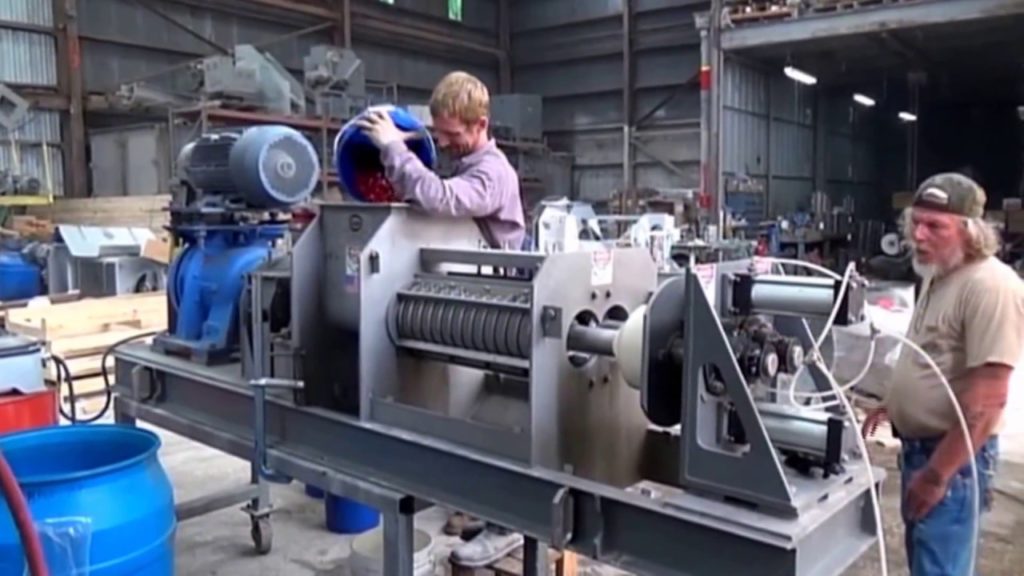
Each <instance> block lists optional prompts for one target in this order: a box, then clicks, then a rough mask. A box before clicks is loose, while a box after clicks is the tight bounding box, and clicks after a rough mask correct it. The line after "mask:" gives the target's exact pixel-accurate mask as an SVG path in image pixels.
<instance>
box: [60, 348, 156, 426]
mask: <svg viewBox="0 0 1024 576" xmlns="http://www.w3.org/2000/svg"><path fill="white" fill-rule="evenodd" d="M159 332H160V331H159V330H153V331H149V332H140V333H139V334H133V335H131V336H128V337H127V338H122V339H120V340H118V341H117V342H114V343H113V344H111V345H110V346H109V347H108V348H107V349H106V350H105V351H104V352H103V356H102V357H101V358H100V374H101V375H102V376H103V393H104V395H105V398H104V401H103V407H102V408H100V410H99V411H98V412H96V413H95V414H93V415H91V416H88V417H84V418H79V417H78V397H77V395H76V394H75V381H74V377H73V376H72V375H71V370H70V369H69V368H68V364H67V362H66V361H65V360H64V359H63V358H61V357H60V356H57V355H56V354H51V355H50V358H51V359H52V360H53V363H54V366H55V368H56V377H57V407H58V410H59V411H60V415H61V417H63V418H64V419H65V420H67V421H68V422H70V423H72V424H92V423H94V422H96V421H98V420H100V419H101V418H103V417H104V416H106V415H107V412H109V411H110V406H111V404H112V403H113V385H112V384H111V383H110V372H109V371H108V369H107V359H109V358H110V355H111V354H113V353H114V351H115V350H117V348H118V347H120V346H123V345H125V344H128V343H129V342H134V341H136V340H141V339H143V338H149V337H150V336H154V335H156V334H159ZM62 384H63V385H65V386H67V391H68V404H69V406H70V411H65V410H64V406H63V404H62V403H61V402H60V387H61V385H62Z"/></svg>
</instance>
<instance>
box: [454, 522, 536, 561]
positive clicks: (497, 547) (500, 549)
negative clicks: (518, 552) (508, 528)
mask: <svg viewBox="0 0 1024 576" xmlns="http://www.w3.org/2000/svg"><path fill="white" fill-rule="evenodd" d="M522 545H523V535H522V534H516V533H515V532H499V531H495V530H493V529H491V528H487V529H485V530H484V531H483V532H481V533H479V534H477V535H476V537H475V538H473V539H472V540H470V541H469V542H466V543H465V544H462V545H460V546H457V547H456V548H455V549H454V550H452V561H453V562H455V563H456V564H458V565H459V566H465V567H467V568H480V567H482V566H487V565H488V564H493V563H494V562H497V561H498V560H500V559H502V558H504V557H505V556H508V555H509V554H511V553H512V552H514V551H515V549H516V548H519V547H520V546H522Z"/></svg>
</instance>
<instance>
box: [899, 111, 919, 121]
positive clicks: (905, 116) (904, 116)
mask: <svg viewBox="0 0 1024 576" xmlns="http://www.w3.org/2000/svg"><path fill="white" fill-rule="evenodd" d="M899 117H900V120H903V121H904V122H917V115H916V114H911V113H910V112H900V113H899Z"/></svg>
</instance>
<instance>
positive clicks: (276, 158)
mask: <svg viewBox="0 0 1024 576" xmlns="http://www.w3.org/2000/svg"><path fill="white" fill-rule="evenodd" d="M229 165H230V170H231V179H232V180H233V181H234V183H235V186H236V188H237V190H239V191H240V192H241V193H242V195H243V197H244V198H245V201H246V203H247V204H249V205H250V206H253V207H256V208H280V207H287V206H293V205H295V204H299V203H301V202H303V201H305V200H306V199H308V198H309V197H310V195H312V193H313V190H314V189H316V185H317V181H318V180H320V159H319V157H318V156H317V153H316V150H315V149H314V148H313V145H312V144H311V143H310V142H309V140H307V139H306V138H305V137H304V136H303V135H302V134H301V133H299V132H298V131H296V130H294V129H292V128H289V127H287V126H257V127H254V128H249V129H248V130H246V131H245V133H243V134H242V136H241V138H239V139H238V141H237V142H236V143H235V145H234V146H233V147H232V149H231V155H230V160H229Z"/></svg>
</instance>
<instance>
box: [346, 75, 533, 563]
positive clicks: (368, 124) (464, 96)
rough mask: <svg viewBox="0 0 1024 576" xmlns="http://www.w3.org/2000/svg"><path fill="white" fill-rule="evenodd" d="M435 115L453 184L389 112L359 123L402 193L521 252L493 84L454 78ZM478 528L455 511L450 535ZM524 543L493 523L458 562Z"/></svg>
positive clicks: (518, 208)
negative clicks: (493, 133) (410, 144)
mask: <svg viewBox="0 0 1024 576" xmlns="http://www.w3.org/2000/svg"><path fill="white" fill-rule="evenodd" d="M430 115H431V118H432V120H433V124H434V125H433V127H432V133H433V135H434V139H435V141H436V142H437V144H438V146H439V147H440V148H441V149H442V150H446V151H448V152H450V153H451V154H452V155H453V156H454V157H455V159H456V164H455V174H454V176H452V177H451V178H441V177H440V176H438V175H437V174H436V173H434V171H432V170H430V169H429V168H427V167H426V166H424V165H423V163H422V162H421V161H420V159H419V158H418V157H417V156H416V155H415V154H413V153H412V152H411V151H409V149H408V148H407V147H406V145H405V143H406V141H408V140H410V139H413V138H417V137H419V135H417V134H409V133H405V132H402V131H401V130H399V129H398V127H397V126H395V123H394V122H393V121H392V120H391V117H390V116H389V115H388V114H387V113H385V112H383V111H373V112H369V113H368V114H366V115H365V116H364V117H363V119H362V120H360V121H359V122H358V125H359V126H360V127H361V128H362V129H363V132H364V133H365V134H366V135H367V136H368V137H369V138H370V140H372V141H373V143H374V144H376V145H377V147H378V148H380V150H381V153H380V159H381V163H382V164H383V165H384V174H385V176H387V179H388V181H389V182H391V185H392V187H393V188H394V190H395V193H396V194H397V195H398V196H399V197H400V198H402V199H403V200H405V201H406V202H409V203H411V204H414V205H417V206H419V207H420V208H421V209H422V210H424V211H426V212H428V213H430V214H437V215H438V216H446V217H453V218H473V219H475V220H476V221H477V223H478V224H479V226H480V230H481V232H482V233H483V235H484V237H485V238H486V239H487V243H488V244H489V245H490V246H491V248H495V249H501V250H522V249H523V248H524V246H523V243H524V238H525V236H526V225H525V223H524V216H523V202H522V198H521V196H520V195H519V175H518V174H516V171H515V168H513V167H512V165H511V164H510V163H509V161H508V158H507V157H506V156H505V153H504V152H502V151H501V150H499V149H498V147H497V145H496V144H495V142H494V140H493V139H491V137H490V135H489V134H488V127H489V121H490V118H489V115H490V95H489V93H488V91H487V86H485V85H484V83H483V82H481V81H480V80H478V79H477V78H475V77H473V76H472V75H470V74H467V73H465V72H452V73H450V74H448V75H447V76H445V77H444V78H442V79H441V81H440V82H439V83H438V85H437V87H436V88H434V93H433V95H432V96H431V98H430ZM474 524H479V522H478V521H474V520H473V519H471V518H469V517H467V516H465V515H464V514H462V513H460V512H456V513H455V514H453V515H452V517H451V519H449V521H448V526H446V527H445V531H446V532H449V533H452V534H459V533H463V534H465V533H466V532H468V531H469V530H470V529H471V528H470V527H471V526H472V525H474ZM478 530H479V528H478ZM522 544H523V536H522V534H516V533H513V532H509V531H508V530H506V529H504V528H501V527H499V526H494V525H491V524H488V525H487V526H486V528H484V529H483V530H482V531H480V532H479V534H477V535H476V536H475V537H473V538H472V539H471V540H469V541H468V542H466V543H464V544H463V545H461V546H459V547H457V548H455V549H454V550H453V551H452V558H453V560H455V562H456V563H458V564H460V565H462V566H469V567H481V566H486V565H489V564H491V563H493V562H496V561H497V560H499V559H501V558H502V557H503V556H506V555H508V554H510V553H511V552H513V551H514V550H515V549H516V548H518V547H520V546H522Z"/></svg>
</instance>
